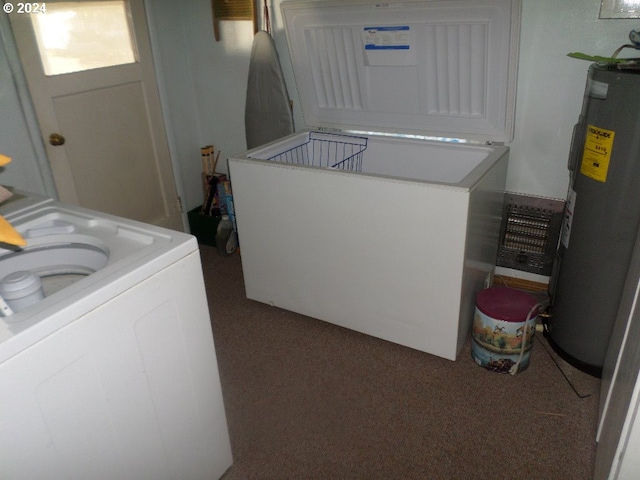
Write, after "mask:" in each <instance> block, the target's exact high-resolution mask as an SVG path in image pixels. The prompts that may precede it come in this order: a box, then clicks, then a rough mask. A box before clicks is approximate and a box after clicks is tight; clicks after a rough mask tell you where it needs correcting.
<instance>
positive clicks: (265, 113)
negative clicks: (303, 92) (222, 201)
mask: <svg viewBox="0 0 640 480" xmlns="http://www.w3.org/2000/svg"><path fill="white" fill-rule="evenodd" d="M244 122H245V134H246V139H247V148H249V149H251V148H254V147H258V146H260V145H263V144H265V143H268V142H271V141H273V140H277V139H279V138H282V137H285V136H287V135H289V134H291V133H293V131H294V127H293V115H292V113H291V107H290V105H289V95H288V93H287V86H286V84H285V82H284V76H283V75H282V68H281V66H280V59H279V57H278V51H277V50H276V47H275V43H274V41H273V38H271V35H269V34H268V33H267V32H265V31H259V32H258V33H256V35H255V38H254V40H253V46H252V48H251V60H250V64H249V81H248V84H247V101H246V106H245V116H244Z"/></svg>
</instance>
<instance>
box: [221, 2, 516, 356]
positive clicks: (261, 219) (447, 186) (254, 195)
mask: <svg viewBox="0 0 640 480" xmlns="http://www.w3.org/2000/svg"><path fill="white" fill-rule="evenodd" d="M282 11H283V16H284V19H285V26H286V30H287V39H288V45H289V50H290V54H291V60H292V63H293V67H294V72H295V77H296V84H297V87H298V93H299V96H300V103H301V107H302V111H303V114H304V118H305V122H306V123H307V125H313V126H314V128H315V130H307V131H302V132H298V133H295V134H293V135H291V136H289V137H286V138H283V139H281V140H278V141H275V142H272V143H270V144H268V145H265V146H262V147H259V148H256V149H252V150H250V151H247V152H244V153H241V154H238V155H235V156H233V157H232V158H230V159H229V170H230V175H231V181H232V184H233V189H234V201H235V210H236V220H237V228H238V235H239V240H240V246H241V254H242V266H243V272H244V278H245V285H246V293H247V296H248V297H249V298H251V299H254V300H257V301H260V302H265V303H269V304H272V305H276V306H279V307H282V308H285V309H288V310H292V311H295V312H298V313H301V314H304V315H308V316H310V317H314V318H317V319H320V320H324V321H328V322H331V323H335V324H337V325H341V326H344V327H346V328H350V329H353V330H356V331H360V332H363V333H366V334H369V335H374V336H376V337H379V338H382V339H385V340H389V341H392V342H396V343H399V344H402V345H406V346H409V347H412V348H415V349H418V350H421V351H424V352H428V353H431V354H435V355H439V356H442V357H444V358H448V359H451V360H455V358H456V356H457V354H458V352H459V351H460V348H461V347H462V344H463V343H464V340H465V338H466V336H467V334H468V332H469V328H470V325H471V320H472V317H473V312H474V301H475V295H476V293H477V292H478V291H479V290H481V289H482V288H483V284H484V280H485V278H486V275H487V273H488V272H490V271H491V270H492V269H493V267H494V265H495V258H496V253H497V249H498V243H499V233H500V222H501V214H502V205H503V197H504V190H505V179H506V172H507V164H508V156H509V149H508V147H507V146H504V143H505V142H508V141H510V140H511V136H512V130H513V116H514V97H515V85H516V68H517V45H518V37H519V24H520V0H478V1H471V0H451V1H424V0H422V1H404V2H400V1H389V2H386V3H376V2H372V1H369V0H364V1H359V0H348V1H292V2H283V3H282Z"/></svg>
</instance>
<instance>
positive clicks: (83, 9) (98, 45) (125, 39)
mask: <svg viewBox="0 0 640 480" xmlns="http://www.w3.org/2000/svg"><path fill="white" fill-rule="evenodd" d="M46 5H47V9H46V13H41V14H33V15H30V18H31V21H32V23H33V27H34V31H35V34H36V40H37V43H38V49H39V51H40V58H41V60H42V66H43V68H44V72H45V75H60V74H63V73H71V72H80V71H83V70H91V69H94V68H102V67H109V66H113V65H122V64H127V63H134V62H135V61H136V57H137V55H136V50H135V42H134V37H133V34H132V31H131V26H130V17H129V9H128V5H127V2H126V0H108V1H88V2H87V1H83V2H79V1H76V2H47V4H46Z"/></svg>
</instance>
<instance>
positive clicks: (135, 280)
mask: <svg viewBox="0 0 640 480" xmlns="http://www.w3.org/2000/svg"><path fill="white" fill-rule="evenodd" d="M0 214H2V215H3V216H5V218H6V219H7V220H8V221H10V223H12V225H13V226H14V227H15V228H16V229H17V230H18V231H19V232H20V233H21V234H22V235H23V236H24V237H25V239H26V240H27V243H28V245H27V246H26V247H25V248H24V249H17V250H11V249H2V248H0V287H2V279H4V278H6V277H7V276H9V277H11V276H12V274H14V273H15V272H16V271H30V272H34V273H35V274H36V275H37V277H39V278H41V281H42V291H43V292H44V298H42V299H41V300H39V301H34V302H32V303H31V304H30V305H29V306H23V307H21V308H20V309H19V310H17V311H15V313H14V314H13V315H10V316H6V317H3V318H0V478H2V479H3V480H9V479H20V480H24V479H30V480H35V479H47V480H50V479H56V480H57V479H82V480H88V479H91V480H93V479H109V480H112V479H123V480H138V479H152V480H159V479H180V480H183V479H198V480H200V479H207V480H208V479H217V478H219V477H220V476H222V475H223V473H224V472H225V471H226V470H227V469H228V468H229V466H230V465H231V463H232V456H231V447H230V443H229V436H228V430H227V422H226V417H225V411H224V405H223V401H222V392H221V389H220V379H219V374H218V368H217V361H216V354H215V349H214V343H213V336H212V332H211V324H210V319H209V310H208V307H207V301H206V295H205V289H204V282H203V277H202V268H201V264H200V257H199V251H198V245H197V242H196V240H195V238H194V237H192V236H190V235H186V234H183V233H179V232H174V231H170V230H166V229H163V228H158V227H154V226H150V225H145V224H142V223H139V222H135V221H130V220H125V219H122V218H117V217H113V216H109V215H105V214H102V213H97V212H93V211H90V210H86V209H82V208H78V207H74V206H69V205H64V204H60V203H58V202H54V201H51V200H50V199H45V198H42V197H32V196H28V197H24V196H20V195H16V198H15V199H13V201H9V202H7V203H6V204H3V206H2V207H0ZM5 247H6V245H5ZM5 286H6V285H5ZM42 291H40V293H42ZM14 305H15V304H14ZM9 313H10V312H7V315H9Z"/></svg>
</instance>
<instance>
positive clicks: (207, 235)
mask: <svg viewBox="0 0 640 480" xmlns="http://www.w3.org/2000/svg"><path fill="white" fill-rule="evenodd" d="M201 210H202V207H201V206H200V207H197V208H194V209H193V210H190V211H189V212H187V217H188V218H189V229H190V230H191V234H192V235H195V237H196V238H197V239H198V243H202V244H204V245H210V246H212V247H215V246H216V229H217V228H218V222H220V219H221V217H212V216H210V215H203V214H202V213H200V212H201Z"/></svg>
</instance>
